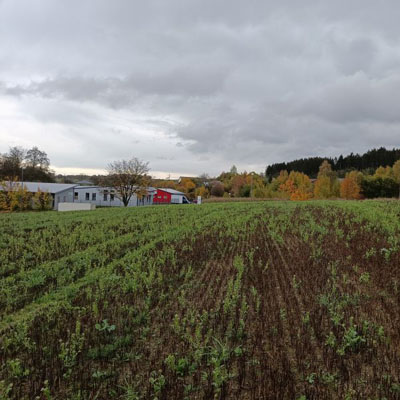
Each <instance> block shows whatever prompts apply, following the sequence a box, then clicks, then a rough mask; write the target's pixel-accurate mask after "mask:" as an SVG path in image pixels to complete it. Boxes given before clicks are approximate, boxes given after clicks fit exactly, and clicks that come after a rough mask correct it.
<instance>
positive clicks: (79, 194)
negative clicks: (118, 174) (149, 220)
mask: <svg viewBox="0 0 400 400" xmlns="http://www.w3.org/2000/svg"><path fill="white" fill-rule="evenodd" d="M146 190H147V194H146V195H145V196H143V197H142V198H139V197H138V196H137V195H136V194H133V195H132V197H131V199H130V201H129V204H128V207H136V206H148V205H152V204H153V199H154V195H155V193H156V189H155V188H152V187H148V188H147V189H146ZM73 201H74V202H75V203H91V204H95V205H96V206H101V207H122V206H123V205H124V203H123V202H122V201H121V200H120V199H119V198H118V197H117V196H116V194H115V189H113V188H111V187H102V186H75V188H74V200H73Z"/></svg>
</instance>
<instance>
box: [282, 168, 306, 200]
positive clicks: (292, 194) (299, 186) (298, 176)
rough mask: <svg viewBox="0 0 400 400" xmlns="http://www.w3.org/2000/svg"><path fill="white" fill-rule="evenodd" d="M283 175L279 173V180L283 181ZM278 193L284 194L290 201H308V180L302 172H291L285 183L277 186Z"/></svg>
mask: <svg viewBox="0 0 400 400" xmlns="http://www.w3.org/2000/svg"><path fill="white" fill-rule="evenodd" d="M285 172H286V171H285ZM285 175H286V174H285V173H281V174H280V176H279V178H280V179H282V180H283V179H284V178H285ZM279 191H281V192H283V193H286V195H287V197H288V198H290V200H309V199H311V198H312V184H311V181H310V178H309V177H308V176H307V175H306V174H303V173H302V172H296V171H291V172H290V174H289V175H288V178H287V179H286V181H285V182H284V183H282V184H281V185H280V186H279Z"/></svg>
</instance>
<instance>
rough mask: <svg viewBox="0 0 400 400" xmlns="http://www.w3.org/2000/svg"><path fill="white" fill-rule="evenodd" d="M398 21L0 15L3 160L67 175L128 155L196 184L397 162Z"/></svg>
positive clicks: (200, 7)
mask: <svg viewBox="0 0 400 400" xmlns="http://www.w3.org/2000/svg"><path fill="white" fill-rule="evenodd" d="M399 11H400V5H399V4H398V2H397V1H395V0H388V1H387V2H385V7H382V5H381V4H379V3H378V2H373V1H372V0H352V1H346V2H345V1H344V0H343V1H337V2H328V1H324V2H321V1H316V0H304V1H302V2H292V1H281V2H276V1H272V0H263V1H261V0H250V1H248V2H246V4H244V3H243V2H241V1H239V0H231V1H229V2H228V1H222V0H221V1H211V0H202V1H198V0H193V1H187V2H182V1H179V0H171V1H168V2H165V1H162V0H148V1H145V2H143V1H140V2H139V1H128V0H117V1H113V2H110V1H108V0H96V1H94V0H85V1H78V0H71V1H69V2H63V3H61V2H54V1H53V0H34V1H32V0H29V1H28V0H25V1H24V0H20V1H18V2H16V1H13V0H0V66H1V68H0V105H1V109H2V110H3V111H2V112H0V116H1V117H2V118H0V138H1V139H2V140H1V142H0V143H1V144H0V151H5V150H7V148H6V147H7V145H8V144H12V145H14V144H18V143H21V144H24V145H30V144H32V145H35V144H40V145H41V146H42V147H43V148H44V149H45V150H46V151H47V152H48V153H49V155H50V158H51V160H52V162H53V163H54V164H55V165H57V166H59V167H76V168H89V167H93V168H103V167H104V166H105V165H106V164H107V163H108V162H109V161H111V160H112V159H114V158H122V157H128V156H130V155H132V154H133V155H136V156H139V157H140V158H144V159H146V160H149V161H150V164H151V167H152V168H153V169H154V170H155V171H164V172H165V173H168V172H171V173H193V174H196V173H197V174H199V173H202V172H205V171H206V172H210V173H218V172H219V171H221V170H222V169H227V168H229V166H230V165H231V164H237V165H238V166H239V167H240V168H246V169H253V168H254V169H258V170H262V169H263V168H264V167H265V164H267V163H271V162H276V161H283V160H288V159H291V158H294V157H303V156H312V155H323V154H325V155H336V154H338V153H348V152H351V151H353V152H358V151H360V152H361V151H365V150H367V149H368V148H370V147H373V146H380V145H385V146H389V147H391V146H400V143H399V142H400V140H399V135H398V132H399V128H400V120H399V118H400V117H399V115H400V113H399V106H398V103H399V102H398V93H399V89H400V73H399V65H400V64H399V62H400V45H399V39H400V28H399V25H398V18H397V16H398V14H399ZM43 132H48V133H47V134H46V135H43ZM50 132H51V133H50ZM10 137H12V138H13V140H12V143H11V142H10V139H9V138H10ZM63 143H65V144H67V145H69V146H72V147H73V148H74V151H73V152H71V151H69V152H66V151H65V146H62V144H63Z"/></svg>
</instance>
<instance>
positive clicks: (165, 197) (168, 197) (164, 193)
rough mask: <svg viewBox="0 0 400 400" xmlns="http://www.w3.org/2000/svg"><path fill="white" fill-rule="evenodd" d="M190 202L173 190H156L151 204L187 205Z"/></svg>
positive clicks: (182, 194) (183, 194)
mask: <svg viewBox="0 0 400 400" xmlns="http://www.w3.org/2000/svg"><path fill="white" fill-rule="evenodd" d="M188 203H190V201H189V200H188V199H187V198H186V196H185V193H182V192H178V191H177V190H175V189H167V188H162V189H157V193H156V194H155V195H154V199H153V204H188Z"/></svg>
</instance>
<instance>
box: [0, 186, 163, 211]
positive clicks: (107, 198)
mask: <svg viewBox="0 0 400 400" xmlns="http://www.w3.org/2000/svg"><path fill="white" fill-rule="evenodd" d="M14 185H23V186H24V187H25V188H26V190H27V191H28V192H30V193H36V192H39V191H41V192H47V193H50V194H51V197H52V207H53V209H54V210H57V209H58V204H59V203H90V204H94V205H96V206H104V207H106V206H108V207H113V206H114V207H121V206H123V205H124V204H123V203H122V201H121V200H119V199H118V198H117V196H116V194H115V190H114V189H113V188H108V187H101V186H79V185H76V184H65V183H46V182H16V183H14ZM0 190H1V188H0ZM156 191H157V190H156V189H155V188H152V187H148V188H147V194H146V195H145V196H143V197H142V198H138V197H137V196H136V195H135V194H134V195H133V196H132V198H131V200H130V201H129V205H128V206H129V207H135V206H146V205H152V204H153V199H154V195H155V193H156Z"/></svg>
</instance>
